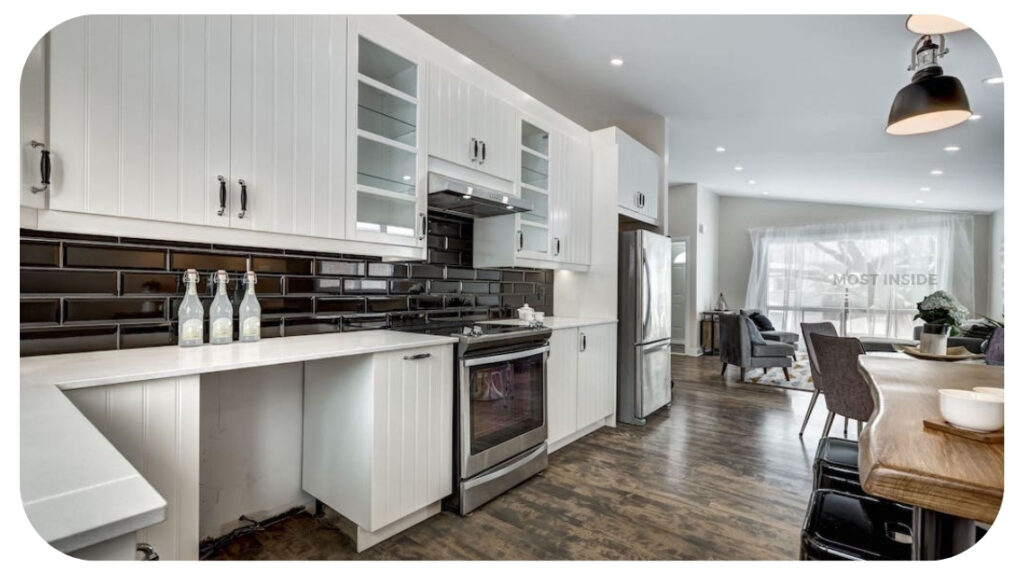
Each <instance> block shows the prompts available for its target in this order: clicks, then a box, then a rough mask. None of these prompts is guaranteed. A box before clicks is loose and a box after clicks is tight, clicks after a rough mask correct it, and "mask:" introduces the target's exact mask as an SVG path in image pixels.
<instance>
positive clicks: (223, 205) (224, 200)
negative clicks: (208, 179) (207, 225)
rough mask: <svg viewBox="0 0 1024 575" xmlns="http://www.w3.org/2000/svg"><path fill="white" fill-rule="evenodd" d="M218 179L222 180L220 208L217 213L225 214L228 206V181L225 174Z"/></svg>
mask: <svg viewBox="0 0 1024 575" xmlns="http://www.w3.org/2000/svg"><path fill="white" fill-rule="evenodd" d="M217 181H218V182H220V209H219V210H217V215H218V216H223V215H224V210H226V209H227V208H228V181H227V180H225V179H224V176H217Z"/></svg>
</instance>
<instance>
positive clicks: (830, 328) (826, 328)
mask: <svg viewBox="0 0 1024 575" xmlns="http://www.w3.org/2000/svg"><path fill="white" fill-rule="evenodd" d="M800 332H801V333H803V334H804V343H805V344H806V345H807V363H808V364H810V366H811V383H812V384H813V385H814V395H812V396H811V403H810V405H808V406H807V413H805V414H804V422H803V425H801V426H800V437H803V436H804V430H805V429H807V422H808V421H809V420H810V419H811V412H812V411H814V404H815V403H817V401H818V396H819V395H821V387H820V386H819V385H818V381H820V380H821V372H820V371H819V370H818V357H817V356H816V355H815V353H814V342H813V341H811V334H812V333H820V334H824V335H831V336H836V335H839V332H837V331H836V326H835V325H834V324H833V323H832V322H829V321H823V322H820V323H801V324H800Z"/></svg>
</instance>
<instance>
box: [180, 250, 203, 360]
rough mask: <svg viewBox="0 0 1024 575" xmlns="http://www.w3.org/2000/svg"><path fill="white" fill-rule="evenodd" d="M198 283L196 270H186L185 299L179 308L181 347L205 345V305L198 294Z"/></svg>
mask: <svg viewBox="0 0 1024 575" xmlns="http://www.w3.org/2000/svg"><path fill="white" fill-rule="evenodd" d="M198 283H199V274H198V273H197V272H196V270H193V269H190V270H186V271H185V298H184V299H182V300H181V305H179V306H178V345H179V346H181V347H195V346H197V345H203V304H202V302H200V301H199V294H197V293H196V285H197V284H198Z"/></svg>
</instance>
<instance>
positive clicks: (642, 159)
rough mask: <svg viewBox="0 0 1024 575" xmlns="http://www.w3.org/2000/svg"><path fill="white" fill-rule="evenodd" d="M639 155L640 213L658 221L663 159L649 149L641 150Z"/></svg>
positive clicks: (638, 185)
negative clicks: (661, 163)
mask: <svg viewBox="0 0 1024 575" xmlns="http://www.w3.org/2000/svg"><path fill="white" fill-rule="evenodd" d="M639 154H640V155H639V158H638V159H637V166H638V167H639V173H638V174H637V178H638V181H637V187H638V188H639V189H640V194H641V196H640V197H641V205H640V211H641V213H643V214H644V215H645V216H647V217H648V218H651V219H657V218H658V198H659V193H658V192H659V190H660V189H661V188H660V185H659V178H660V174H661V169H660V162H661V158H660V157H659V156H658V155H657V154H655V153H654V152H652V151H651V150H648V149H647V148H640V150H639Z"/></svg>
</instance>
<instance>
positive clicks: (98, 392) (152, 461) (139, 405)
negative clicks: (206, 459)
mask: <svg viewBox="0 0 1024 575" xmlns="http://www.w3.org/2000/svg"><path fill="white" fill-rule="evenodd" d="M65 395H67V397H68V399H70V400H71V403H73V404H75V407H77V408H78V409H79V411H81V412H82V414H84V415H85V417H86V418H87V419H88V420H89V421H90V422H91V423H92V424H93V425H95V426H96V428H97V429H99V431H100V433H102V434H103V436H104V437H106V438H107V440H108V441H110V443H111V444H113V445H114V447H116V448H117V450H118V451H120V452H121V455H123V456H124V457H125V459H127V460H128V461H129V462H130V463H131V464H132V466H133V467H135V469H136V470H138V472H139V473H140V474H142V476H143V477H144V478H145V479H146V481H148V482H149V483H150V485H152V486H153V488H155V489H156V490H157V492H159V493H160V496H161V497H163V498H164V499H165V500H166V501H167V519H166V520H164V521H163V522H162V523H157V524H156V525H153V526H151V527H147V528H145V529H140V530H139V531H137V532H136V534H135V540H136V541H137V542H138V543H148V544H149V545H151V546H152V547H153V550H154V551H155V552H156V553H157V554H158V555H159V556H160V559H162V560H164V559H181V560H196V559H198V558H199V376H198V375H193V376H187V377H171V378H166V379H154V380H151V381H141V382H133V383H120V384H116V385H105V386H100V387H88V388H83V389H75V390H69V391H66V392H65ZM121 547H123V546H121ZM118 556H119V557H123V556H124V554H123V553H120V552H119V553H118ZM89 557H99V556H98V555H89ZM103 557H105V558H109V557H111V556H110V555H109V554H104V555H103Z"/></svg>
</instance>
